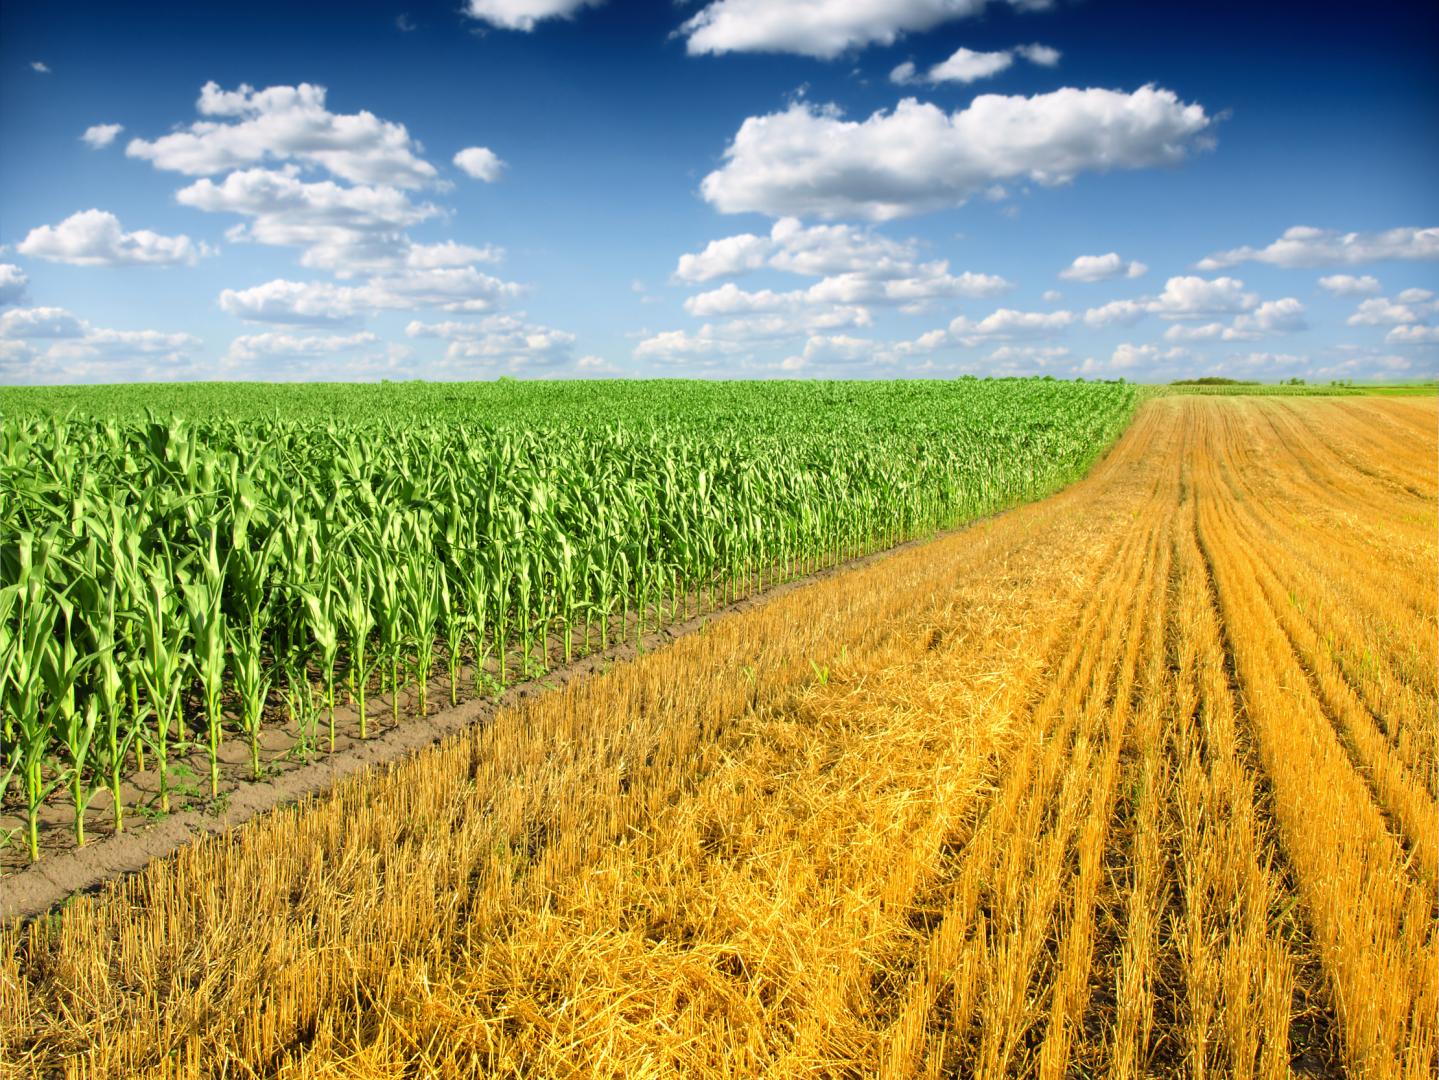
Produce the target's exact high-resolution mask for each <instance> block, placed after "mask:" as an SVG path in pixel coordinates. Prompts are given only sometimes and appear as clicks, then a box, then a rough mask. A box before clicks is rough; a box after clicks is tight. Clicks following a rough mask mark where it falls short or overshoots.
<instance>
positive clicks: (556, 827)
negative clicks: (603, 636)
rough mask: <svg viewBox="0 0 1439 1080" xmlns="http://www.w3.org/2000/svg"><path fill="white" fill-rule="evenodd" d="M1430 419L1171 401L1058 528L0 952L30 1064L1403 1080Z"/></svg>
mask: <svg viewBox="0 0 1439 1080" xmlns="http://www.w3.org/2000/svg"><path fill="white" fill-rule="evenodd" d="M1433 414H1434V409H1433V407H1432V403H1425V402H1418V403H1415V402H1395V403H1392V404H1386V405H1385V406H1384V407H1379V406H1375V405H1373V404H1372V403H1370V402H1367V401H1359V402H1344V403H1340V404H1331V403H1313V402H1307V401H1305V402H1268V401H1244V402H1233V401H1221V400H1214V399H1205V400H1163V401H1158V402H1154V403H1152V404H1151V405H1150V406H1148V407H1147V408H1146V409H1145V410H1144V411H1143V412H1142V413H1141V414H1140V416H1139V418H1138V419H1137V420H1136V422H1135V425H1134V427H1133V428H1132V429H1131V430H1130V432H1129V433H1128V434H1127V435H1126V436H1125V437H1124V439H1123V440H1121V442H1120V443H1119V444H1118V445H1117V446H1116V447H1115V449H1114V450H1113V451H1112V452H1111V454H1110V455H1109V457H1108V458H1107V459H1106V460H1105V461H1104V462H1103V463H1102V464H1101V465H1100V466H1099V467H1098V469H1097V470H1096V472H1095V473H1094V475H1093V476H1091V477H1090V478H1089V479H1088V480H1086V481H1084V482H1082V483H1081V484H1079V485H1077V486H1076V487H1074V488H1072V489H1070V490H1069V491H1067V492H1065V493H1063V494H1061V495H1060V496H1058V497H1056V498H1054V499H1051V500H1048V501H1046V502H1045V503H1042V504H1038V505H1035V506H1032V507H1027V508H1023V509H1021V510H1018V511H1015V512H1013V513H1011V514H1008V515H1005V516H1004V517H1002V518H999V519H997V520H995V521H993V522H990V523H987V524H985V525H982V526H979V527H976V528H975V529H972V530H970V531H968V532H965V533H962V534H958V535H955V536H950V537H945V538H942V539H939V540H937V541H935V542H933V543H931V544H929V545H926V546H923V547H920V548H917V549H913V550H910V551H903V552H899V553H897V554H896V555H894V556H893V557H891V558H888V559H886V560H883V561H881V562H879V563H876V564H873V565H871V566H868V567H866V568H862V569H860V570H857V571H854V572H851V573H848V574H845V575H841V576H837V577H834V578H832V579H828V580H825V581H820V582H816V583H814V584H812V585H810V586H808V587H806V588H804V589H800V590H796V591H794V592H792V593H789V594H787V595H785V596H783V597H780V598H777V599H775V600H774V601H772V602H771V603H769V604H767V605H765V606H763V607H760V608H757V609H755V610H752V611H749V612H745V613H742V614H739V615H736V616H733V617H730V618H726V619H723V620H720V621H718V622H716V623H714V624H713V625H711V626H709V627H708V628H706V629H705V630H704V631H703V632H701V633H699V634H697V635H694V636H692V637H689V638H685V639H682V640H680V641H679V642H677V643H676V644H675V645H674V646H673V647H672V648H669V649H667V650H665V651H663V652H659V653H655V654H651V655H647V656H642V657H640V658H639V659H637V660H636V661H634V662H633V663H630V664H626V665H623V666H620V667H616V668H615V669H613V670H612V671H610V672H608V673H607V674H605V675H602V676H599V677H597V678H595V679H593V680H591V681H588V682H585V683H581V684H571V685H570V686H569V687H567V688H565V689H564V690H562V691H559V692H556V693H553V694H550V695H545V696H542V697H539V698H535V699H532V700H531V701H529V702H528V703H527V704H525V705H523V706H521V707H519V708H516V709H511V710H508V711H505V712H503V713H501V714H500V715H499V716H498V717H497V718H496V720H495V721H494V723H493V724H492V725H491V726H490V727H488V728H487V729H485V730H483V731H478V732H473V733H469V734H467V735H464V736H462V737H459V738H457V739H455V740H453V741H452V742H451V743H449V744H447V745H446V746H444V747H443V748H440V749H438V750H436V751H433V752H430V753H428V754H426V755H424V756H423V757H421V758H419V759H415V760H413V761H410V762H407V763H404V764H402V765H400V766H397V767H396V768H394V769H393V770H392V771H390V772H389V773H387V774H385V775H381V776H374V777H371V778H368V780H366V781H365V782H363V783H350V784H347V785H344V786H342V787H341V788H339V789H338V790H337V791H336V793H335V794H334V795H333V796H332V797H330V798H328V799H325V800H319V801H317V802H315V803H314V804H312V805H310V806H308V807H306V808H303V809H302V810H299V811H287V812H282V813H280V814H277V815H275V816H273V817H272V818H270V819H268V820H266V821H263V822H258V823H255V824H253V825H251V826H249V827H246V828H245V829H243V830H241V831H240V833H239V835H238V836H237V837H236V838H235V839H234V840H233V841H232V842H231V843H228V844H205V845H200V846H197V847H196V848H194V849H192V850H190V851H187V852H184V853H181V854H180V855H179V856H178V857H177V858H176V859H175V860H174V861H173V862H172V863H169V864H163V865H160V866H157V867H155V868H152V869H151V870H150V871H148V872H147V873H146V874H144V875H142V876H140V877H138V878H137V879H135V880H134V881H132V882H128V883H125V884H122V885H119V886H117V887H115V888H114V889H113V890H112V891H111V892H109V893H107V894H104V895H102V896H100V897H98V898H95V899H85V900H80V901H77V902H76V903H75V904H74V905H72V906H71V907H70V908H69V909H67V910H66V911H65V912H64V913H62V914H61V915H59V916H58V917H56V918H55V919H52V920H50V921H47V922H42V923H36V924H34V925H32V926H30V927H29V928H26V929H24V930H17V931H11V932H7V934H6V936H5V938H4V940H3V960H0V963H3V965H4V966H3V968H0V1017H3V1018H4V1019H3V1020H0V1039H3V1040H4V1041H3V1043H0V1046H3V1048H4V1053H5V1058H6V1060H7V1061H8V1062H10V1063H12V1069H13V1071H15V1072H16V1073H17V1074H22V1075H23V1074H25V1073H26V1072H28V1071H30V1070H31V1069H32V1068H33V1069H34V1070H36V1071H39V1070H40V1069H42V1068H46V1067H51V1066H58V1065H61V1064H64V1065H65V1066H67V1067H68V1068H69V1070H70V1071H72V1072H73V1073H75V1074H77V1075H122V1074H123V1075H147V1074H148V1075H221V1074H229V1075H251V1074H261V1075H273V1076H294V1077H299V1076H373V1077H384V1076H396V1077H398V1076H412V1075H437V1076H438V1075H467V1074H469V1075H477V1074H486V1075H514V1076H547V1075H553V1076H562V1075H596V1076H674V1075H683V1076H717V1077H718V1076H734V1077H740V1076H754V1075H770V1076H799V1075H807V1076H809V1075H820V1076H852V1075H882V1076H893V1077H906V1076H939V1075H977V1076H1003V1075H1032V1074H1040V1075H1047V1076H1060V1075H1066V1074H1068V1073H1071V1072H1076V1071H1080V1072H1084V1073H1088V1074H1095V1075H1101V1074H1111V1075H1117V1076H1141V1075H1166V1074H1177V1073H1184V1074H1192V1075H1196V1076H1205V1075H1208V1076H1236V1077H1278V1076H1283V1075H1287V1074H1288V1072H1289V1070H1290V1068H1291V1066H1293V1067H1296V1068H1302V1069H1304V1070H1306V1071H1309V1072H1318V1073H1320V1074H1333V1075H1338V1074H1339V1072H1340V1070H1342V1069H1344V1068H1346V1067H1347V1068H1348V1070H1349V1071H1350V1072H1351V1073H1353V1074H1355V1075H1373V1076H1405V1075H1423V1074H1424V1073H1425V1072H1426V1071H1427V1070H1429V1069H1431V1068H1432V1066H1433V1064H1434V1061H1435V1048H1434V1047H1435V1037H1436V1035H1435V1021H1434V1000H1435V992H1436V991H1435V971H1434V936H1435V915H1434V911H1433V904H1432V890H1431V887H1430V884H1429V881H1430V874H1431V868H1430V866H1429V865H1428V864H1427V863H1426V856H1425V852H1426V851H1427V850H1431V849H1432V843H1433V836H1432V832H1431V833H1430V834H1427V835H1426V834H1425V833H1424V832H1423V830H1422V828H1421V827H1420V826H1421V824H1422V823H1421V822H1419V821H1417V820H1416V818H1415V817H1414V813H1415V812H1417V810H1422V809H1423V803H1422V799H1423V798H1424V797H1429V798H1431V799H1432V791H1433V786H1432V783H1431V782H1430V781H1429V780H1428V779H1427V777H1428V775H1429V774H1428V773H1427V772H1426V769H1428V768H1429V767H1430V763H1431V762H1432V760H1433V759H1432V756H1426V752H1425V751H1423V750H1422V749H1416V747H1422V746H1423V745H1426V744H1425V743H1424V738H1425V736H1426V735H1427V738H1428V740H1429V742H1431V743H1432V740H1433V726H1432V724H1433V722H1432V716H1433V712H1434V709H1433V704H1434V693H1433V689H1432V685H1430V684H1427V683H1424V682H1423V681H1422V680H1414V679H1407V680H1406V679H1405V678H1404V673H1405V672H1406V671H1407V670H1409V665H1411V663H1412V659H1411V656H1410V654H1411V653H1412V650H1413V643H1412V642H1410V641H1408V640H1407V639H1406V638H1405V636H1404V633H1403V632H1394V631H1393V630H1392V628H1391V630H1388V631H1386V629H1385V626H1386V624H1385V619H1386V617H1387V615H1386V613H1389V612H1391V611H1392V612H1393V613H1394V618H1393V620H1392V622H1393V626H1398V627H1400V628H1404V627H1408V626H1410V625H1413V624H1415V623H1416V621H1417V623H1418V624H1419V625H1424V626H1428V627H1429V628H1430V632H1431V634H1432V628H1433V615H1432V610H1431V609H1430V608H1429V607H1426V606H1425V603H1424V601H1417V602H1413V603H1410V602H1405V603H1403V604H1399V606H1398V608H1397V609H1396V607H1395V605H1396V604H1398V602H1399V598H1403V597H1404V596H1405V590H1406V589H1407V588H1418V587H1419V585H1420V584H1421V583H1420V582H1419V581H1417V580H1415V579H1414V577H1413V570H1414V568H1416V567H1419V568H1423V567H1425V566H1428V567H1430V568H1431V569H1432V567H1433V563H1434V550H1433V540H1432V528H1431V530H1430V536H1429V539H1428V540H1427V541H1426V538H1425V534H1424V532H1423V530H1422V529H1419V528H1411V527H1408V526H1407V525H1405V524H1404V523H1405V522H1406V521H1407V520H1408V519H1409V518H1411V517H1419V518H1423V516H1424V515H1425V514H1427V515H1428V519H1429V521H1430V524H1431V526H1432V519H1433V501H1432V492H1431V491H1430V489H1432V487H1433V484H1432V479H1431V480H1430V481H1429V489H1426V488H1424V487H1423V483H1424V476H1423V473H1422V470H1420V469H1418V468H1417V466H1416V464H1415V461H1414V460H1413V459H1414V458H1416V457H1417V456H1419V455H1420V454H1421V453H1422V452H1424V451H1425V450H1426V449H1427V452H1429V453H1430V454H1431V456H1432V450H1433V445H1432V444H1433V441H1434V440H1433V434H1432V424H1431V426H1430V429H1429V434H1428V435H1427V436H1426V435H1425V434H1424V428H1423V424H1424V422H1426V418H1427V420H1428V421H1432V419H1433ZM1326 431H1333V432H1334V433H1335V437H1334V439H1333V441H1332V443H1326V442H1324V441H1322V440H1321V439H1320V438H1319V436H1320V435H1322V434H1323V433H1324V432H1326ZM1370 432H1372V433H1373V442H1372V444H1371V442H1370V441H1369V434H1370ZM1425 438H1427V439H1428V442H1427V443H1425V442H1424V439H1425ZM1406 440H1409V441H1410V442H1413V443H1414V444H1415V445H1414V446H1411V447H1410V448H1409V449H1408V450H1407V451H1406V450H1405V447H1406V446H1409V442H1406ZM1372 446H1379V447H1382V448H1383V449H1384V451H1385V453H1384V455H1383V456H1382V458H1380V459H1379V460H1370V459H1369V458H1366V457H1365V456H1364V454H1365V453H1366V452H1368V450H1367V449H1366V448H1372ZM1412 489H1417V493H1416V491H1415V490H1412ZM1426 498H1427V499H1428V502H1426V501H1425V500H1426ZM1279 499H1283V500H1285V501H1283V502H1282V503H1280V502H1277V500H1279ZM1348 504H1353V505H1356V506H1362V507H1363V511H1364V514H1365V515H1366V521H1373V520H1375V519H1376V517H1377V519H1378V520H1380V521H1384V520H1392V521H1394V522H1395V523H1396V525H1395V536H1396V538H1397V539H1396V543H1395V545H1394V558H1393V562H1392V565H1388V566H1386V567H1383V568H1376V567H1374V566H1373V563H1372V560H1373V559H1374V558H1379V559H1382V558H1384V552H1383V551H1382V550H1381V551H1379V552H1378V553H1377V554H1376V553H1375V552H1374V551H1372V550H1370V551H1369V552H1368V554H1369V556H1370V560H1371V561H1370V563H1369V564H1367V565H1366V566H1364V567H1363V568H1362V569H1359V570H1356V572H1355V573H1354V574H1349V575H1346V574H1345V573H1343V572H1342V570H1343V566H1344V563H1345V561H1346V560H1352V559H1353V558H1354V556H1355V551H1354V550H1348V549H1346V548H1345V547H1344V546H1343V545H1345V544H1348V545H1363V544H1365V543H1366V538H1367V537H1371V536H1372V535H1374V534H1373V532H1372V531H1371V526H1369V525H1365V526H1364V527H1356V528H1354V529H1353V530H1349V531H1346V530H1345V529H1344V528H1343V526H1342V517H1343V514H1344V513H1346V510H1345V506H1346V505H1348ZM1320 529H1323V530H1327V532H1324V533H1323V535H1321V534H1320V532H1319V531H1318V530H1320ZM1330 535H1332V536H1334V537H1337V539H1336V540H1335V541H1334V544H1335V552H1334V553H1333V554H1330V555H1323V556H1322V557H1321V554H1320V553H1319V551H1318V549H1319V548H1320V547H1322V544H1323V538H1324V537H1325V536H1330ZM1426 543H1427V544H1428V547H1426V546H1425V544H1426ZM1306 545H1307V547H1306ZM1309 549H1313V550H1315V552H1316V556H1315V559H1314V562H1313V565H1312V566H1311V567H1310V572H1309V574H1308V576H1307V577H1306V575H1305V574H1304V573H1303V572H1302V570H1303V567H1301V566H1300V565H1299V564H1298V563H1297V562H1296V561H1295V560H1296V559H1298V558H1299V557H1300V556H1299V555H1298V554H1297V553H1299V552H1303V551H1305V550H1309ZM1290 553H1295V554H1290ZM1406 575H1409V576H1408V577H1406ZM1381 582H1382V584H1383V588H1382V590H1380V583H1381ZM1376 590H1377V591H1376ZM1290 591H1292V592H1293V594H1294V595H1295V596H1296V597H1298V598H1299V599H1300V603H1297V604H1294V605H1291V607H1290V608H1288V609H1286V608H1284V607H1283V606H1281V605H1280V603H1279V601H1280V598H1281V597H1283V596H1285V595H1286V593H1288V592H1290ZM1431 607H1432V605H1431ZM1341 609H1342V611H1343V612H1344V615H1343V617H1342V618H1339V619H1336V620H1335V623H1336V632H1335V633H1334V634H1333V636H1332V637H1326V635H1325V632H1324V627H1323V626H1322V625H1316V623H1315V619H1316V617H1317V616H1316V615H1315V614H1314V613H1315V612H1318V611H1324V610H1341ZM1306 627H1307V628H1308V629H1307V630H1306ZM1359 649H1364V650H1367V651H1368V655H1369V657H1370V659H1369V660H1368V661H1366V664H1367V666H1366V667H1365V668H1364V669H1363V671H1362V672H1358V671H1357V669H1356V668H1355V666H1354V657H1355V655H1356V650H1359ZM1326 657H1327V659H1326ZM1398 686H1402V687H1403V688H1404V690H1403V691H1402V692H1400V691H1399V690H1397V689H1396V687H1398ZM1379 702H1400V703H1409V704H1404V705H1403V709H1402V710H1401V712H1400V713H1398V714H1396V719H1395V720H1394V721H1393V722H1390V721H1389V718H1388V716H1387V714H1386V713H1385V712H1384V710H1383V709H1382V708H1376V707H1375V706H1376V703H1379ZM1411 705H1412V706H1413V707H1411ZM1426 716H1427V717H1428V718H1429V719H1428V720H1427V721H1426ZM1366 718H1367V719H1366ZM1426 723H1427V728H1426ZM1366 724H1367V725H1368V726H1365V725H1366ZM1406 739H1407V741H1406ZM1406 748H1407V749H1406ZM1386 763H1387V764H1386ZM1385 769H1387V770H1388V771H1387V772H1386V771H1384V770H1385ZM1386 777H1387V778H1388V779H1386ZM1405 799H1408V800H1409V802H1405V801H1403V800H1405ZM1416 800H1417V801H1416ZM1406 807H1411V809H1410V810H1406V809H1405V808H1406ZM1413 808H1417V810H1416V809H1413ZM1336 823H1342V824H1341V825H1340V827H1336ZM1426 844H1427V845H1430V846H1431V847H1426ZM77 1021H78V1022H77ZM165 1050H168V1051H171V1053H170V1054H169V1055H168V1056H167V1055H166V1054H165V1053H164V1052H163V1051H165Z"/></svg>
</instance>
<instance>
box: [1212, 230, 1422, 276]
mask: <svg viewBox="0 0 1439 1080" xmlns="http://www.w3.org/2000/svg"><path fill="white" fill-rule="evenodd" d="M1382 259H1439V228H1428V229H1420V228H1412V227H1406V228H1399V229H1389V230H1387V231H1385V232H1371V233H1366V232H1350V233H1341V232H1337V231H1335V230H1333V229H1316V228H1314V227H1313V226H1311V225H1295V226H1294V227H1293V228H1290V229H1286V230H1285V231H1284V235H1283V236H1281V237H1280V238H1279V239H1278V240H1276V241H1274V243H1272V244H1270V245H1269V246H1268V247H1262V248H1253V247H1238V248H1233V249H1231V250H1229V251H1221V252H1218V253H1216V254H1214V255H1210V256H1209V257H1207V258H1205V259H1202V260H1200V262H1199V263H1198V265H1197V269H1199V270H1223V269H1226V268H1228V267H1231V266H1237V265H1238V264H1239V263H1242V262H1260V263H1269V264H1270V265H1272V266H1284V267H1291V268H1292V267H1300V266H1343V265H1349V264H1354V263H1367V262H1378V261H1379V260H1382Z"/></svg>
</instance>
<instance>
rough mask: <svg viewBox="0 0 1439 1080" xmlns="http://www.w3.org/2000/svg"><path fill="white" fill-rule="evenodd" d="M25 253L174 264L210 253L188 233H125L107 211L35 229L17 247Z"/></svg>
mask: <svg viewBox="0 0 1439 1080" xmlns="http://www.w3.org/2000/svg"><path fill="white" fill-rule="evenodd" d="M15 250H16V251H18V252H20V254H22V255H29V256H31V257H32V258H36V259H46V260H48V261H50V262H61V263H69V264H70V265H72V266H128V265H147V266H173V265H175V264H176V263H190V264H193V263H194V262H195V260H196V259H197V258H199V256H200V255H202V254H208V249H207V248H206V247H205V245H204V244H196V243H195V242H194V241H192V240H191V239H190V238H189V237H188V236H162V235H161V234H159V233H157V232H151V231H150V230H149V229H138V230H136V231H135V232H128V233H127V232H125V231H124V230H123V229H122V228H121V227H120V219H119V218H117V217H116V216H115V215H114V214H111V213H109V212H108V211H105V210H81V211H80V212H79V213H76V214H71V215H70V216H69V217H68V218H66V219H65V220H64V221H62V222H60V224H58V225H41V226H40V227H38V228H35V229H31V230H30V232H29V234H28V235H27V236H26V237H25V239H24V240H22V241H20V243H19V244H18V245H17V246H16V248H15Z"/></svg>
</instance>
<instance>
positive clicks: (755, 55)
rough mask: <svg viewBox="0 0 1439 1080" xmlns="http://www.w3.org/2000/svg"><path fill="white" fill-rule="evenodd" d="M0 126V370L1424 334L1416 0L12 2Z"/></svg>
mask: <svg viewBox="0 0 1439 1080" xmlns="http://www.w3.org/2000/svg"><path fill="white" fill-rule="evenodd" d="M556 13H557V14H556ZM1036 45H1037V46H1043V47H1044V48H1043V49H1035V48H1033V46H1036ZM207 85H208V86H210V89H209V90H208V91H206V90H204V89H202V88H204V87H206V86H207ZM317 88H323V91H321V90H319V89H317ZM105 125H120V129H119V130H115V129H114V128H113V127H106V126H105ZM82 136H83V137H82ZM0 140H3V145H4V147H5V153H4V155H3V157H0V247H3V251H0V301H3V302H4V304H5V306H4V308H3V309H0V382H5V383H23V382H42V383H54V382H86V381H96V382H113V381H128V380H134V379H187V378H266V379H269V378H327V379H329V378H341V379H343V378H381V377H386V378H410V377H421V378H493V377H496V376H498V375H502V374H516V375H520V376H523V377H573V376H577V375H656V374H660V375H694V376H704V377H777V376H804V377H810V376H816V377H896V376H911V375H914V376H926V375H933V376H946V375H955V374H962V373H975V374H1025V373H1050V374H1054V375H1056V376H1060V377H1072V376H1074V375H1077V374H1082V375H1085V376H1087V377H1114V376H1118V375H1123V376H1125V377H1128V378H1131V379H1163V378H1170V377H1176V376H1182V375H1191V374H1193V375H1198V374H1226V375H1232V376H1237V377H1249V378H1262V379H1274V378H1285V377H1289V376H1292V375H1300V376H1304V377H1307V378H1311V379H1328V378H1354V379H1365V378H1371V377H1377V378H1384V379H1395V378H1415V377H1432V376H1433V375H1434V374H1435V373H1436V371H1439V300H1436V295H1435V294H1439V194H1436V192H1439V183H1436V181H1435V177H1436V176H1439V9H1436V8H1435V5H1433V4H1432V3H1410V4H1400V3H1393V4H1384V3H1380V4H1375V5H1370V6H1368V7H1366V8H1365V9H1363V10H1362V11H1360V10H1355V9H1354V8H1353V7H1352V6H1345V7H1340V6H1339V5H1330V4H1308V5H1302V6H1301V5H1290V4H1265V5H1254V6H1250V5H1242V4H1237V3H1232V4H1231V3H1214V4H1207V5H1202V6H1199V5H1195V6H1193V7H1186V8H1183V9H1181V8H1180V7H1178V6H1177V5H1157V4H1153V3H1148V4H1140V3H1106V2H1103V0H1084V2H1069V0H1053V2H1051V3H1048V4H1044V3H1040V2H1035V0H997V2H991V3H984V2H983V0H892V2H890V3H885V4H877V3H875V2H874V0H694V2H690V3H678V4H676V3H671V2H667V0H656V2H653V3H635V2H620V0H589V2H588V3H584V2H582V0H446V2H443V3H421V2H419V0H396V2H395V3H376V2H368V0H363V2H352V3H347V4H345V5H343V6H342V5H337V4H323V3H305V4H295V3H289V4H285V5H281V4H278V3H269V2H263V0H259V2H249V3H245V4H239V3H232V2H229V0H207V2H205V3H203V4H187V5H179V4H161V3H145V2H140V3H129V4H126V5H123V6H121V5H115V4H99V3H89V2H83V0H82V2H77V3H70V4H66V5H54V4H49V3H34V2H27V0H10V2H7V3H6V4H5V5H4V6H3V7H0ZM466 150H468V151H469V153H468V154H462V153H461V152H462V151H466ZM457 155H458V157H457ZM1295 230H1297V231H1295ZM1281 238H1285V239H1281ZM685 256H690V258H685Z"/></svg>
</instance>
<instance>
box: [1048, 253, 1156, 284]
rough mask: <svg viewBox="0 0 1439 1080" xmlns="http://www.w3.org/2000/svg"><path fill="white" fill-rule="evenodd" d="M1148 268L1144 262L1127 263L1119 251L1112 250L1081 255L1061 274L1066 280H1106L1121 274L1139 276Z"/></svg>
mask: <svg viewBox="0 0 1439 1080" xmlns="http://www.w3.org/2000/svg"><path fill="white" fill-rule="evenodd" d="M1148 270H1149V267H1147V266H1145V265H1144V264H1143V263H1142V262H1137V261H1131V262H1128V263H1126V262H1125V261H1124V260H1123V259H1121V258H1120V257H1119V255H1118V253H1117V252H1113V251H1111V252H1109V254H1107V255H1081V256H1079V257H1078V258H1077V259H1075V260H1074V262H1072V263H1070V264H1069V266H1068V267H1067V268H1066V269H1064V270H1061V271H1060V272H1059V276H1060V277H1062V278H1064V279H1065V280H1066V281H1104V280H1106V279H1108V278H1112V277H1118V276H1119V275H1120V274H1123V275H1124V276H1125V277H1131V278H1137V277H1139V276H1141V275H1142V274H1144V273H1146V272H1147V271H1148Z"/></svg>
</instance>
